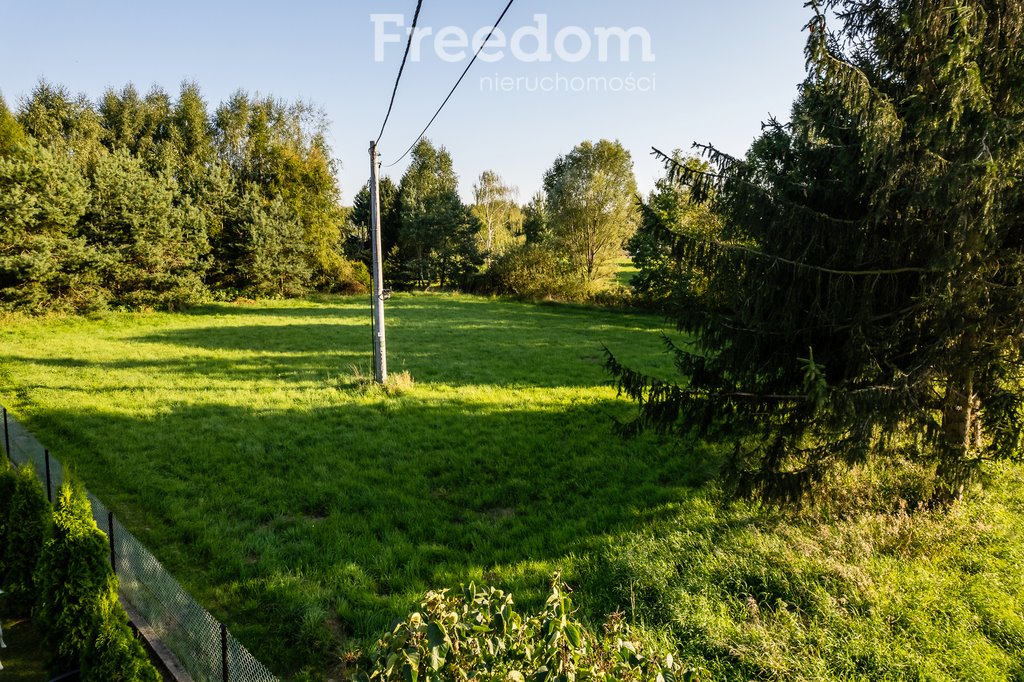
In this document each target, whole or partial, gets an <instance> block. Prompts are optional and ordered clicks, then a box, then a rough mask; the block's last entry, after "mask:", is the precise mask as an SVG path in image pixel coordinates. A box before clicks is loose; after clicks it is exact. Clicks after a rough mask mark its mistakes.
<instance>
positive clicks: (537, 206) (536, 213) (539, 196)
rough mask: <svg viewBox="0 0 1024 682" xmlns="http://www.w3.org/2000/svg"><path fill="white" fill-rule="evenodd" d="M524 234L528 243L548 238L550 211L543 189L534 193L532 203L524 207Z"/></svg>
mask: <svg viewBox="0 0 1024 682" xmlns="http://www.w3.org/2000/svg"><path fill="white" fill-rule="evenodd" d="M523 235H524V236H525V237H526V242H527V243H528V244H535V243H537V242H542V241H544V240H545V239H547V238H548V235H549V232H548V212H547V203H546V199H545V197H544V192H543V191H540V192H537V193H536V194H535V195H533V198H532V199H530V203H528V204H526V206H524V207H523Z"/></svg>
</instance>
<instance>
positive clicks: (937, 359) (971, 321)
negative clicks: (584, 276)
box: [608, 0, 1024, 501]
mask: <svg viewBox="0 0 1024 682" xmlns="http://www.w3.org/2000/svg"><path fill="white" fill-rule="evenodd" d="M813 7H814V10H815V16H814V18H813V20H812V21H811V22H810V23H809V25H808V29H809V33H810V38H809V43H808V50H807V56H808V77H807V79H806V81H805V83H804V84H803V85H802V87H801V89H800V92H799V96H798V98H797V101H796V103H795V105H794V108H793V113H792V118H791V121H790V122H789V123H788V124H782V123H780V122H778V121H774V120H772V121H769V122H768V123H767V124H765V128H764V132H763V134H762V135H761V136H760V137H759V138H758V139H757V141H756V142H755V143H754V145H753V146H752V148H751V149H750V151H749V152H748V154H747V155H746V157H745V158H743V159H734V158H730V157H728V156H726V155H724V154H722V153H720V152H718V151H717V150H715V149H714V148H711V147H704V148H702V149H703V152H704V153H705V156H706V158H707V159H708V160H709V161H710V162H711V164H712V169H711V170H709V171H707V172H703V171H701V170H699V169H694V168H691V167H687V166H682V165H680V164H677V163H675V162H674V161H673V160H672V159H671V158H669V157H668V156H666V155H662V157H663V158H664V159H665V161H666V163H667V165H668V167H669V169H670V176H671V177H672V178H673V179H674V180H676V181H679V182H682V183H684V184H686V185H688V186H689V188H690V191H691V193H692V195H693V196H694V197H695V198H696V199H698V200H699V199H706V200H707V201H709V202H710V206H711V207H712V209H713V210H714V211H715V212H716V213H718V214H719V216H720V218H721V221H722V225H723V227H722V233H721V236H720V237H719V238H717V239H708V238H707V237H706V236H702V235H678V236H676V237H675V238H674V242H675V253H676V256H677V257H679V258H684V259H690V260H692V261H695V262H699V263H701V264H702V265H703V267H704V268H705V270H706V272H707V273H708V275H709V278H710V282H709V284H710V286H709V287H708V290H707V291H708V294H707V296H705V297H703V298H702V299H701V300H699V301H698V302H697V304H695V305H691V306H688V307H686V308H685V309H681V310H680V311H679V312H678V321H679V326H680V327H681V328H682V329H683V330H686V331H688V332H691V333H692V335H693V336H692V338H693V339H694V341H693V347H692V348H676V349H675V350H676V352H677V356H678V361H679V366H680V368H681V369H682V370H683V372H684V373H685V375H686V376H687V380H686V381H685V382H684V383H680V384H672V383H665V382H656V381H650V380H648V379H646V378H645V377H643V376H641V375H640V374H638V373H636V372H634V371H632V370H630V369H629V368H626V367H623V366H622V365H621V364H619V363H618V362H617V361H616V359H615V358H614V357H611V356H610V357H609V360H608V367H609V369H610V370H611V371H612V373H613V374H614V375H615V376H616V377H617V380H618V382H619V385H620V387H621V388H622V389H624V390H625V391H626V392H627V393H628V394H630V395H631V396H633V397H635V398H637V399H639V400H640V402H641V413H640V416H639V418H638V420H637V421H636V422H634V423H633V424H631V425H629V426H628V427H627V429H626V430H627V431H628V430H632V429H636V428H643V427H645V426H654V427H656V428H661V429H678V430H691V429H692V430H697V431H699V432H703V433H712V432H716V433H719V434H722V433H726V434H728V435H731V436H733V437H735V442H736V449H735V452H734V456H733V457H732V459H731V460H730V462H729V464H728V467H727V469H728V473H729V474H730V480H731V481H732V482H733V483H734V484H735V485H736V488H737V490H738V491H739V492H741V493H748V494H755V495H762V496H765V497H770V498H774V499H796V498H799V497H801V496H802V495H803V494H804V493H805V492H807V491H808V490H809V489H813V484H814V483H815V482H816V481H820V480H821V479H822V478H823V477H824V476H826V475H827V474H828V472H829V471H831V470H833V469H834V468H835V467H845V466H850V465H853V464H856V463H859V462H863V461H865V460H866V459H867V458H869V457H883V458H887V459H891V458H914V459H916V460H918V461H923V462H926V463H928V464H929V465H930V466H933V467H934V471H935V479H934V480H935V482H936V489H935V491H934V498H933V499H935V500H937V501H943V500H949V499H951V498H955V497H957V496H959V495H961V494H962V492H963V490H964V486H965V485H966V484H968V483H969V482H970V481H971V480H972V479H973V478H974V476H975V475H976V474H977V473H978V471H979V469H980V466H981V464H982V463H983V462H984V461H985V460H988V459H995V458H1019V457H1020V456H1021V453H1022V440H1024V439H1022V424H1024V391H1022V385H1024V384H1022V381H1024V371H1022V352H1024V223H1022V218H1024V191H1022V184H1021V178H1022V176H1024V87H1022V86H1024V59H1022V57H1021V55H1022V54H1024V2H1022V1H1021V0H871V1H869V2H860V1H854V0H829V1H828V2H824V3H821V4H820V5H813ZM826 17H835V18H836V19H837V20H838V21H839V24H840V28H839V30H838V31H837V32H835V33H833V32H831V31H830V30H829V29H830V26H829V22H830V21H831V19H829V20H826ZM648 213H650V211H648ZM655 217H656V216H655Z"/></svg>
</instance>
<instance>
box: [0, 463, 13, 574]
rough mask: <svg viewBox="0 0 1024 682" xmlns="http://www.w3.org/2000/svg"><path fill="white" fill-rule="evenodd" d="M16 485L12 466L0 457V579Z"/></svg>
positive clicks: (3, 565)
mask: <svg viewBox="0 0 1024 682" xmlns="http://www.w3.org/2000/svg"><path fill="white" fill-rule="evenodd" d="M15 485H17V477H16V476H15V473H14V467H12V466H11V463H10V462H9V461H8V460H7V458H6V457H0V549H3V550H4V551H3V552H0V579H3V576H4V567H5V566H6V564H7V551H6V548H7V528H8V525H9V523H10V513H11V500H13V499H14V486H15Z"/></svg>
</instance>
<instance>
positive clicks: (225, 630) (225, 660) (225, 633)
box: [220, 623, 229, 682]
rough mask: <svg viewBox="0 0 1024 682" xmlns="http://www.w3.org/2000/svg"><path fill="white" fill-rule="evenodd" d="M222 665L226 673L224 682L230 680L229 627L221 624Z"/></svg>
mask: <svg viewBox="0 0 1024 682" xmlns="http://www.w3.org/2000/svg"><path fill="white" fill-rule="evenodd" d="M220 665H221V670H222V671H223V673H224V675H223V676H224V682H229V680H228V626H227V625H224V623H221V624H220Z"/></svg>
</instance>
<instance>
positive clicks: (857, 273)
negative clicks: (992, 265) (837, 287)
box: [672, 232, 941, 277]
mask: <svg viewBox="0 0 1024 682" xmlns="http://www.w3.org/2000/svg"><path fill="white" fill-rule="evenodd" d="M672 234H673V235H674V236H675V237H678V238H680V239H688V240H691V241H694V242H700V243H703V244H707V245H710V246H714V247H717V248H720V249H724V250H726V251H738V252H741V253H745V254H748V255H751V256H756V257H758V258H767V259H770V260H772V261H774V262H776V263H784V264H786V265H790V266H792V267H795V268H801V269H806V270H813V271H814V272H823V273H826V274H829V275H837V276H840V277H879V276H885V275H904V274H909V273H924V274H927V273H935V272H941V270H939V269H937V268H920V267H913V266H905V267H901V268H883V269H876V270H838V269H836V268H826V267H824V266H821V265H811V264H810V263H803V262H801V261H796V260H791V259H789V258H783V257H782V256H777V255H775V254H771V253H765V252H764V251H759V250H757V249H755V248H752V247H749V246H743V245H741V244H732V243H729V242H723V241H720V240H717V239H713V238H711V237H703V236H697V235H692V234H685V233H681V232H674V233H672Z"/></svg>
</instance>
